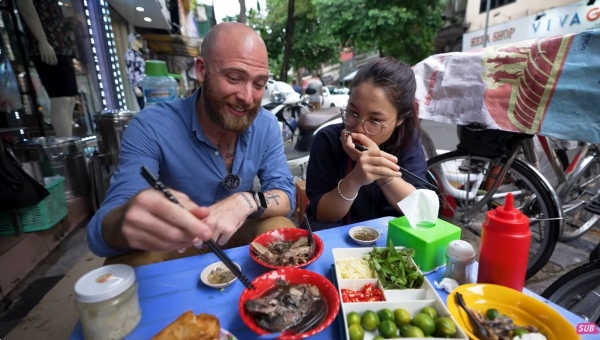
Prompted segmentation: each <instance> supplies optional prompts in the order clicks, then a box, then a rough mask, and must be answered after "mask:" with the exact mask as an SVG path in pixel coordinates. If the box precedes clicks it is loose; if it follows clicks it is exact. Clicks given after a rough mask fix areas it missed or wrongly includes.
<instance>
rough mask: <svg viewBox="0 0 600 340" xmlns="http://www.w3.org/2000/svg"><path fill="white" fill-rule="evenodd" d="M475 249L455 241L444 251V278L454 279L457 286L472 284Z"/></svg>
mask: <svg viewBox="0 0 600 340" xmlns="http://www.w3.org/2000/svg"><path fill="white" fill-rule="evenodd" d="M474 262H475V249H473V246H472V245H471V244H470V243H469V242H466V241H463V240H455V241H452V242H450V244H448V248H447V249H446V272H445V273H444V277H447V278H450V279H454V280H456V282H458V284H459V285H462V284H465V283H472V282H473V281H474V280H473V271H472V269H473V263H474Z"/></svg>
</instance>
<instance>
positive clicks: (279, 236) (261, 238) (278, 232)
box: [248, 228, 325, 269]
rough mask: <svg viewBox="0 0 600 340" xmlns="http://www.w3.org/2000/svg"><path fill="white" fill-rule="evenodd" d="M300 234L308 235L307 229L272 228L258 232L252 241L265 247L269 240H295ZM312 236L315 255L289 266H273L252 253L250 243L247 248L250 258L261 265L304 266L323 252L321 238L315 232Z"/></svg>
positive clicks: (275, 267) (268, 266) (276, 267)
mask: <svg viewBox="0 0 600 340" xmlns="http://www.w3.org/2000/svg"><path fill="white" fill-rule="evenodd" d="M302 236H307V237H308V231H306V230H304V229H300V228H280V229H274V230H270V231H267V232H266V233H263V234H260V235H258V236H257V237H256V238H255V239H254V241H252V242H258V243H260V244H262V245H263V246H265V247H266V246H267V245H268V244H269V243H271V242H275V241H296V240H298V239H299V238H300V237H302ZM313 238H314V239H315V255H314V256H313V257H312V258H310V259H308V261H306V262H305V263H302V264H296V265H291V266H274V265H272V264H268V263H266V262H264V261H263V260H261V259H259V258H258V257H257V256H256V255H255V254H254V251H252V245H250V246H249V247H248V249H249V250H250V256H251V257H252V259H253V260H254V261H256V263H258V264H260V265H262V266H265V267H267V268H273V269H279V268H302V267H306V266H308V265H309V264H311V263H313V262H315V261H316V260H317V259H318V258H319V257H320V256H321V254H323V249H324V248H325V246H324V245H323V240H322V239H321V238H320V237H319V236H318V235H317V234H315V233H313Z"/></svg>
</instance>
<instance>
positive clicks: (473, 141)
mask: <svg viewBox="0 0 600 340" xmlns="http://www.w3.org/2000/svg"><path fill="white" fill-rule="evenodd" d="M532 138H533V136H532V135H527V134H521V133H514V132H508V131H500V130H488V129H478V128H477V127H475V126H469V127H466V128H462V132H461V133H460V134H459V145H458V148H457V150H455V151H451V152H448V153H445V154H441V155H438V156H436V157H433V158H431V159H429V160H428V161H427V167H428V181H430V183H431V184H434V185H436V186H437V188H438V192H437V194H438V196H439V198H440V218H442V219H444V220H446V221H448V222H450V223H452V224H455V225H457V226H459V227H461V229H462V231H463V232H462V238H463V239H465V240H467V241H469V242H470V243H471V244H472V245H473V246H474V248H475V250H476V251H477V252H478V250H479V241H480V236H481V226H482V224H483V222H484V221H485V214H486V212H487V211H489V210H493V209H495V208H496V207H498V206H501V205H503V204H504V198H505V197H506V195H507V194H508V193H509V192H510V193H512V194H513V196H514V199H515V207H517V208H519V209H520V210H521V211H522V212H523V213H524V214H525V215H527V216H529V217H530V225H531V228H532V237H531V247H530V256H529V262H528V267H527V274H526V278H527V279H529V278H531V277H532V276H533V275H535V274H536V273H537V272H538V271H539V270H541V269H542V267H544V265H546V263H547V262H548V261H549V260H550V256H551V255H552V253H553V252H554V249H555V247H556V244H557V242H558V240H559V238H560V232H561V229H560V227H561V220H562V218H563V216H562V210H561V205H560V201H559V199H558V196H557V194H556V192H555V191H554V189H553V188H552V186H551V185H550V183H549V182H548V181H547V180H546V178H544V176H542V174H541V173H540V172H539V171H538V170H537V169H536V168H535V167H534V166H533V165H532V164H536V162H537V157H536V154H535V150H534V146H533V140H532ZM518 156H524V158H525V160H523V159H521V157H518ZM452 162H453V163H452ZM450 163H452V164H450ZM448 164H450V165H448Z"/></svg>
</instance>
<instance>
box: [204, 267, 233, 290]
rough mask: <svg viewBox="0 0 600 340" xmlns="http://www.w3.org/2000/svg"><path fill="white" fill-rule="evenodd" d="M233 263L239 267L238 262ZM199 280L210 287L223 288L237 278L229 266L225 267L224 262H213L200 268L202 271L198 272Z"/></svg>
mask: <svg viewBox="0 0 600 340" xmlns="http://www.w3.org/2000/svg"><path fill="white" fill-rule="evenodd" d="M234 264H235V266H236V267H238V269H240V265H239V264H237V263H234ZM200 280H201V281H202V283H204V284H205V285H207V286H209V287H211V288H214V289H223V288H226V287H229V286H230V285H231V284H232V283H234V282H235V280H237V277H236V276H235V275H234V274H233V273H232V272H231V270H229V268H227V266H226V265H225V263H223V262H215V263H213V264H210V265H208V266H207V267H206V268H204V270H202V273H200Z"/></svg>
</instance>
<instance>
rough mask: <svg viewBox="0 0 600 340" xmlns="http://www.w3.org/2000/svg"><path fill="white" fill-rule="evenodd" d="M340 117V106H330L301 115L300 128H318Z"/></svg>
mask: <svg viewBox="0 0 600 340" xmlns="http://www.w3.org/2000/svg"><path fill="white" fill-rule="evenodd" d="M338 117H340V108H339V107H328V108H325V109H321V110H318V111H313V112H309V113H306V114H303V115H302V116H300V119H298V128H299V129H300V130H316V129H318V128H319V126H321V125H323V124H325V123H327V122H329V121H331V120H334V119H336V118H338Z"/></svg>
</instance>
